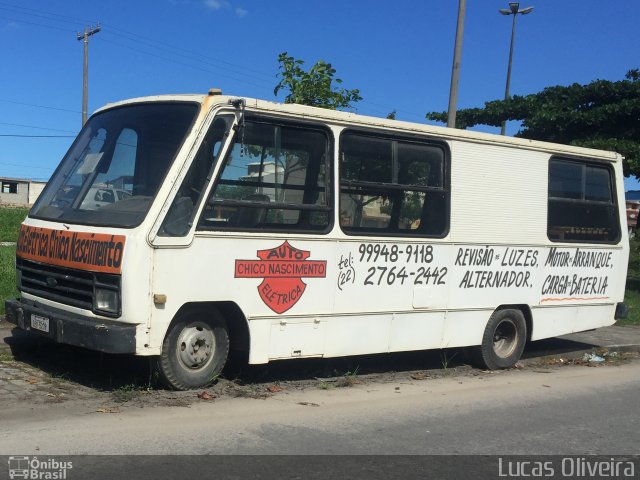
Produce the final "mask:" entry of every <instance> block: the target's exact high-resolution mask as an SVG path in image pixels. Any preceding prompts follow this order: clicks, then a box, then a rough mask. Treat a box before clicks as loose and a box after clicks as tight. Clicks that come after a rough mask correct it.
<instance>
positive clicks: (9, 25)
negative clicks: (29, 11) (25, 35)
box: [0, 22, 20, 31]
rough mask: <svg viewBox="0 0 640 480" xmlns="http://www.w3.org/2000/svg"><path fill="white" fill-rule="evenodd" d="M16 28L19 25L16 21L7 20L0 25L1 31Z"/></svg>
mask: <svg viewBox="0 0 640 480" xmlns="http://www.w3.org/2000/svg"><path fill="white" fill-rule="evenodd" d="M18 28H20V26H19V25H18V24H17V23H16V22H8V23H6V24H4V25H1V26H0V30H3V31H9V30H18Z"/></svg>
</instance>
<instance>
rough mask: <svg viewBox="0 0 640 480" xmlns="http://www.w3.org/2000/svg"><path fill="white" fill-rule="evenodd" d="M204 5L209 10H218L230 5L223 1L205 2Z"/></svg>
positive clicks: (207, 0) (208, 0) (209, 0)
mask: <svg viewBox="0 0 640 480" xmlns="http://www.w3.org/2000/svg"><path fill="white" fill-rule="evenodd" d="M204 4H205V5H206V6H207V7H209V8H210V9H211V10H220V9H221V8H230V7H231V4H230V3H229V2H226V1H225V0H205V2H204Z"/></svg>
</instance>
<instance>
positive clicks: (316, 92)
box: [273, 52, 362, 110]
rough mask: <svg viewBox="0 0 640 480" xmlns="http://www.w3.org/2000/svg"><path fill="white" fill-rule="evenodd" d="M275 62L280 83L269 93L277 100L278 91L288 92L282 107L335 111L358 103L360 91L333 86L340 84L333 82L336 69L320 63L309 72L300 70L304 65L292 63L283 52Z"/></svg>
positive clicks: (289, 57)
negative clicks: (296, 104) (295, 106)
mask: <svg viewBox="0 0 640 480" xmlns="http://www.w3.org/2000/svg"><path fill="white" fill-rule="evenodd" d="M278 62H279V63H280V67H279V70H280V71H279V72H278V78H279V79H280V81H279V82H278V84H277V85H276V88H275V89H274V90H273V93H274V95H276V96H278V93H279V92H280V91H281V90H286V91H288V92H289V93H288V94H287V96H286V97H285V99H284V102H285V103H299V104H302V105H311V106H313V107H322V108H328V109H331V110H338V109H342V108H353V104H354V103H356V102H359V101H360V100H362V97H361V96H360V90H358V89H353V90H347V89H344V88H339V87H336V84H337V85H339V84H341V83H342V80H340V79H339V78H334V75H335V73H336V69H335V68H333V67H332V66H331V64H330V63H326V62H325V61H324V60H319V61H318V62H316V64H315V65H314V66H313V67H311V68H310V69H309V71H305V70H304V69H303V68H302V66H303V65H304V61H302V60H296V59H295V58H293V57H292V56H290V55H289V54H287V52H282V53H281V54H280V55H278Z"/></svg>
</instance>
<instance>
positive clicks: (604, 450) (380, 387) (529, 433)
mask: <svg viewBox="0 0 640 480" xmlns="http://www.w3.org/2000/svg"><path fill="white" fill-rule="evenodd" d="M638 399H640V361H639V360H634V361H632V362H630V363H626V364H623V365H616V366H602V367H586V366H567V367H561V368H546V367H539V368H531V369H525V370H521V371H516V370H512V371H506V372H499V373H496V374H493V375H482V376H471V375H461V376H455V375H454V376H449V377H445V378H439V379H428V380H421V381H410V380H407V381H405V382H395V383H366V384H364V383H363V384H360V385H355V386H353V387H352V388H339V389H338V388H335V389H329V390H322V389H308V390H303V391H292V392H283V393H281V394H279V395H274V396H273V397H270V398H268V399H266V400H265V399H262V400H261V399H250V398H222V399H217V400H215V401H212V402H201V403H196V404H192V405H190V406H188V407H158V408H144V409H128V410H125V411H122V412H117V413H111V414H109V413H104V412H103V413H96V412H88V411H86V410H84V411H83V409H82V408H81V406H80V405H76V404H65V405H64V406H62V407H60V409H57V410H56V409H37V410H32V409H30V408H29V406H28V404H25V405H24V408H23V410H20V409H19V408H18V407H16V406H15V405H14V406H12V409H11V412H10V414H8V412H5V414H2V412H0V431H1V432H2V433H1V434H0V453H1V454H5V455H16V454H22V455H34V454H37V455H45V454H46V455H56V454H57V455H68V454H279V455H280V454H293V455H300V454H309V455H317V454H341V455H344V454H376V455H378V454H419V455H424V454H495V455H513V454H524V455H532V454H563V455H570V454H574V455H586V454H601V455H614V454H615V455H632V454H638V453H640V451H639V450H640V447H639V445H640V415H639V414H638V405H640V402H639V400H638Z"/></svg>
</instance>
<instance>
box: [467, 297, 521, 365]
mask: <svg viewBox="0 0 640 480" xmlns="http://www.w3.org/2000/svg"><path fill="white" fill-rule="evenodd" d="M526 341H527V324H526V322H525V319H524V315H523V314H522V312H521V311H520V310H516V309H505V310H497V311H495V312H493V314H492V315H491V318H489V321H488V322H487V326H486V328H485V330H484V335H483V336H482V344H481V345H480V346H479V347H477V350H476V360H477V363H478V364H479V366H480V367H482V368H486V369H488V370H498V369H500V368H511V367H513V366H514V365H515V364H516V362H517V361H518V360H520V356H521V355H522V352H523V351H524V346H525V343H526Z"/></svg>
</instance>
